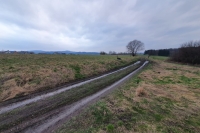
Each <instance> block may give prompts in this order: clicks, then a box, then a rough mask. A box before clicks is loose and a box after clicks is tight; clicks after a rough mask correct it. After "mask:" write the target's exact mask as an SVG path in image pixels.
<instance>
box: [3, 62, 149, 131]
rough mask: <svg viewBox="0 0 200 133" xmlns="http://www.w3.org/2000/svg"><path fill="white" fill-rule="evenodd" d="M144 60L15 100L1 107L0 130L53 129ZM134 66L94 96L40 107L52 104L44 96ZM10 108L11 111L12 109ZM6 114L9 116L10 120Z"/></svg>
mask: <svg viewBox="0 0 200 133" xmlns="http://www.w3.org/2000/svg"><path fill="white" fill-rule="evenodd" d="M147 63H148V61H145V62H144V63H143V64H142V63H141V62H136V63H135V64H133V65H131V66H128V67H125V68H122V69H120V70H117V71H115V72H112V73H109V74H105V75H102V76H100V77H97V78H94V79H91V80H88V81H85V82H81V83H79V84H75V85H73V86H69V87H66V88H62V89H60V90H57V91H55V92H50V93H47V94H44V95H41V96H37V97H34V98H32V99H28V100H25V101H21V102H18V103H16V104H11V105H8V106H6V107H3V108H1V110H0V114H1V116H2V115H4V114H5V116H6V118H3V117H1V116H0V120H1V122H0V124H1V126H0V129H1V130H0V131H4V132H13V131H20V132H29V133H30V132H37V133H38V132H49V131H52V130H54V129H56V128H57V126H58V125H60V124H62V123H63V122H64V121H66V120H68V119H70V117H71V116H73V115H75V114H76V112H77V111H81V109H82V108H84V107H86V106H88V105H89V104H90V103H92V102H94V101H96V100H98V99H99V98H100V97H102V96H104V95H106V94H108V93H109V92H110V91H111V90H113V89H114V88H117V87H118V86H120V85H121V84H123V83H124V82H125V81H127V80H128V79H129V78H130V77H132V76H133V75H134V74H136V73H137V72H138V71H139V70H141V69H142V68H143V67H144V66H145V65H146V64H147ZM133 66H138V67H137V69H135V71H133V72H131V73H130V74H128V75H127V76H125V77H123V78H122V79H120V80H119V81H117V82H115V83H114V84H112V85H110V86H108V87H106V88H104V89H101V90H100V91H98V92H97V93H95V94H93V95H90V96H88V97H85V98H82V99H81V100H79V101H76V102H73V103H72V104H68V105H66V106H62V107H61V108H55V109H52V110H51V111H49V110H48V112H47V109H48V108H47V109H46V110H42V107H46V106H51V104H50V103H51V102H49V101H48V102H46V101H45V99H46V98H51V97H53V96H55V95H57V94H60V93H61V94H62V92H65V91H67V90H70V89H72V88H75V87H78V86H82V85H84V84H86V83H90V82H92V81H95V80H97V79H101V78H105V77H106V76H108V75H112V74H114V73H118V72H120V71H123V70H124V71H125V70H126V69H128V68H130V67H133ZM53 98H54V97H53ZM58 99H59V98H58ZM37 104H38V105H37ZM25 105H26V106H25ZM52 106H53V105H52ZM36 107H37V108H36ZM40 107H41V110H40V111H38V109H40ZM18 108H19V109H18ZM34 109H35V110H36V109H37V112H36V113H34V111H33V112H30V110H34ZM12 110H14V111H12ZM7 112H8V113H7ZM19 112H21V113H23V112H27V113H30V114H28V115H27V116H30V115H31V114H32V116H31V117H25V115H24V114H21V113H19ZM13 116H15V122H14V123H12V119H13ZM22 116H24V117H22ZM9 117H10V119H9ZM24 119H26V120H24ZM9 121H11V122H9ZM15 125H16V126H15ZM8 127H10V128H8ZM5 129H8V130H5Z"/></svg>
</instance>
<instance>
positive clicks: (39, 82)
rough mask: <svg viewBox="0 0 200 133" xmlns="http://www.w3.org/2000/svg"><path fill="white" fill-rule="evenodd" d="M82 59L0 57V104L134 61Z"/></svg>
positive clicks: (109, 57) (69, 56) (66, 57)
mask: <svg viewBox="0 0 200 133" xmlns="http://www.w3.org/2000/svg"><path fill="white" fill-rule="evenodd" d="M121 58H122V60H121V61H119V60H117V59H116V57H115V56H108V55H105V56H83V55H81V56H79V55H9V54H1V55H0V101H4V100H8V99H11V98H14V97H18V96H22V95H27V94H30V93H33V92H35V91H42V90H46V89H51V88H54V87H57V86H60V85H63V84H66V83H69V82H71V81H75V80H81V79H84V78H87V77H91V76H94V75H97V74H101V73H104V72H107V71H110V70H113V69H116V68H120V67H122V66H125V65H128V64H130V63H131V62H133V61H134V60H136V59H135V58H132V57H129V56H121Z"/></svg>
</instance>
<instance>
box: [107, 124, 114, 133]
mask: <svg viewBox="0 0 200 133" xmlns="http://www.w3.org/2000/svg"><path fill="white" fill-rule="evenodd" d="M106 129H107V131H108V132H113V131H114V126H113V125H112V124H108V125H107V127H106Z"/></svg>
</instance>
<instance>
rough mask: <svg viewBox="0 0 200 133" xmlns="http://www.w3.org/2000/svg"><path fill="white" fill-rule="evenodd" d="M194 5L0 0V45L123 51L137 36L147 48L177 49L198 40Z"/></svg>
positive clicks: (198, 5) (187, 0) (199, 17)
mask: <svg viewBox="0 0 200 133" xmlns="http://www.w3.org/2000/svg"><path fill="white" fill-rule="evenodd" d="M199 9H200V1H191V0H184V1H182V0H177V1H174V0H164V1H157V0H151V1H147V0H135V1H133V0H119V1H116V0H110V1H106V0H97V1H93V0H86V1H78V0H68V1H62V0H51V1H48V0H43V1H40V0H34V1H30V0H15V1H0V28H1V25H3V27H7V28H4V29H7V30H8V31H6V33H7V34H6V36H3V37H1V36H0V38H1V40H0V45H1V47H2V48H4V49H6V48H7V49H11V48H13V49H15V48H16V49H17V48H18V49H37V48H41V49H42V50H47V49H48V50H50V49H57V50H63V49H68V48H69V49H68V50H75V51H101V50H104V51H107V52H108V51H109V50H115V51H118V52H120V51H121V52H123V51H125V50H126V49H125V46H126V45H127V43H128V42H129V41H131V40H133V39H139V40H141V41H142V42H144V43H145V47H146V49H151V48H153V49H157V48H169V47H179V44H181V43H182V42H184V41H188V40H198V39H199V38H198V37H199V36H198V35H199V34H200V25H199V23H200V12H199V11H198V10H199ZM13 26H14V27H16V28H14V29H13V28H12V27H13ZM9 27H10V29H9ZM1 32H2V33H1ZM10 33H13V34H10ZM1 34H3V31H1V29H0V35H1ZM17 38H18V39H17ZM5 40H7V41H8V42H7V43H5ZM3 41H4V43H2V42H3ZM28 44H29V45H28ZM38 46H40V47H38Z"/></svg>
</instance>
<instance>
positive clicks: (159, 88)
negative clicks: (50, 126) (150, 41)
mask: <svg viewBox="0 0 200 133" xmlns="http://www.w3.org/2000/svg"><path fill="white" fill-rule="evenodd" d="M150 59H151V60H152V63H151V64H150V65H149V66H148V67H147V68H146V70H144V71H143V72H141V73H140V74H138V76H137V77H134V78H132V79H131V80H130V81H129V82H128V83H127V84H125V85H123V86H121V87H120V88H119V89H117V90H116V91H115V92H114V93H112V94H110V95H109V96H107V97H106V98H104V99H102V100H101V101H99V102H98V103H96V104H95V105H92V106H91V107H89V108H88V109H86V110H85V112H84V113H82V114H81V115H79V116H77V117H76V118H73V119H72V120H71V121H70V122H67V123H66V124H64V125H63V126H62V127H61V128H60V129H59V130H57V132H59V133H64V132H73V133H74V132H77V133H79V132H81V133H82V132H98V133H104V132H119V133H121V132H124V133H129V132H164V133H168V132H174V133H176V132H178V133H183V132H188V133H197V132H200V68H199V67H192V66H187V65H179V64H173V63H168V62H166V61H165V60H166V59H167V58H161V57H150Z"/></svg>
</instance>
